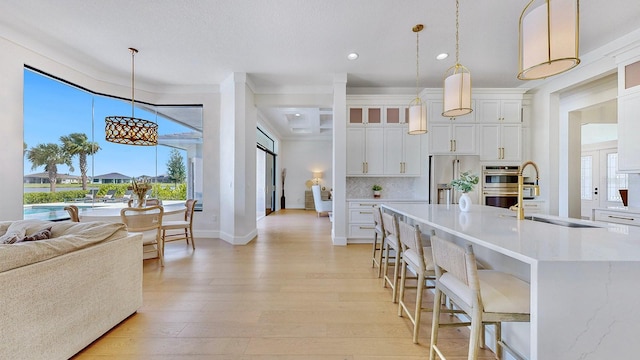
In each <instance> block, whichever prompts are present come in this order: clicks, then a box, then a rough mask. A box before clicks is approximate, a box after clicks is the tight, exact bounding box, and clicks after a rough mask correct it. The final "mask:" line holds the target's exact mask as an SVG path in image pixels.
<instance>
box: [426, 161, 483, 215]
mask: <svg viewBox="0 0 640 360" xmlns="http://www.w3.org/2000/svg"><path fill="white" fill-rule="evenodd" d="M465 171H471V172H472V173H473V174H475V175H477V176H478V177H481V171H482V169H481V168H480V157H479V156H477V155H429V203H430V204H438V203H440V204H446V203H451V204H457V203H458V199H459V198H460V193H459V192H458V191H455V190H454V189H452V188H451V185H449V184H450V183H451V180H453V179H456V178H458V176H460V174H461V173H463V172H465ZM481 188H482V185H481V184H478V185H477V186H476V188H475V189H474V190H473V191H472V192H471V193H469V196H471V199H472V201H473V203H474V204H478V201H479V200H478V199H479V197H478V194H479V191H480V190H481Z"/></svg>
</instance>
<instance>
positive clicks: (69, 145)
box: [60, 133, 100, 190]
mask: <svg viewBox="0 0 640 360" xmlns="http://www.w3.org/2000/svg"><path fill="white" fill-rule="evenodd" d="M60 141H62V149H63V151H64V152H66V153H67V154H69V155H70V156H71V157H73V156H76V155H78V162H79V163H80V177H81V178H82V190H87V155H93V154H95V153H97V152H98V150H100V145H98V143H97V142H92V141H89V138H88V137H87V135H86V134H83V133H72V134H69V135H67V136H61V137H60Z"/></svg>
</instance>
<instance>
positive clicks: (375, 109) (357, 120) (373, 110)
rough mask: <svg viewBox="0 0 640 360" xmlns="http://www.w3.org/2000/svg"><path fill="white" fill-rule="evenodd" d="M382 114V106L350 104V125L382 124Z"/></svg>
mask: <svg viewBox="0 0 640 360" xmlns="http://www.w3.org/2000/svg"><path fill="white" fill-rule="evenodd" d="M382 114H383V113H382V107H381V106H350V107H349V111H348V115H349V119H348V124H349V126H364V125H367V124H372V125H382Z"/></svg>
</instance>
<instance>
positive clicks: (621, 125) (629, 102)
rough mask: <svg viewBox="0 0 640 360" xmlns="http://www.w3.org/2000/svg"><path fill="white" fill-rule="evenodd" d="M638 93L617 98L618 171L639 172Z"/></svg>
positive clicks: (639, 122)
mask: <svg viewBox="0 0 640 360" xmlns="http://www.w3.org/2000/svg"><path fill="white" fill-rule="evenodd" d="M638 114H640V92H637V93H632V94H629V95H624V96H619V97H618V171H621V172H632V173H638V172H640V155H639V154H640V141H638V134H639V133H640V121H638Z"/></svg>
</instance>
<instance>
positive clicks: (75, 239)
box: [0, 220, 128, 272]
mask: <svg viewBox="0 0 640 360" xmlns="http://www.w3.org/2000/svg"><path fill="white" fill-rule="evenodd" d="M48 227H51V239H49V240H46V241H21V242H19V243H18V244H11V245H7V244H0V272H3V271H8V270H11V269H15V268H18V267H21V266H25V265H29V264H33V263H36V262H40V261H44V260H47V259H50V258H53V257H56V256H60V255H62V254H66V253H69V252H72V251H77V250H80V249H84V248H86V247H89V246H93V245H95V244H98V243H100V242H103V241H111V240H114V239H119V238H122V237H125V236H127V234H128V233H127V228H126V227H125V225H124V224H122V223H110V222H86V223H76V222H71V221H59V222H54V223H51V222H49V221H43V220H17V221H14V222H13V223H12V224H11V225H10V226H9V229H8V230H7V233H9V232H14V231H19V230H23V231H25V233H27V234H34V233H36V232H39V231H41V230H42V229H46V228H48ZM23 237H24V233H23V234H22V236H21V238H23Z"/></svg>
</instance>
